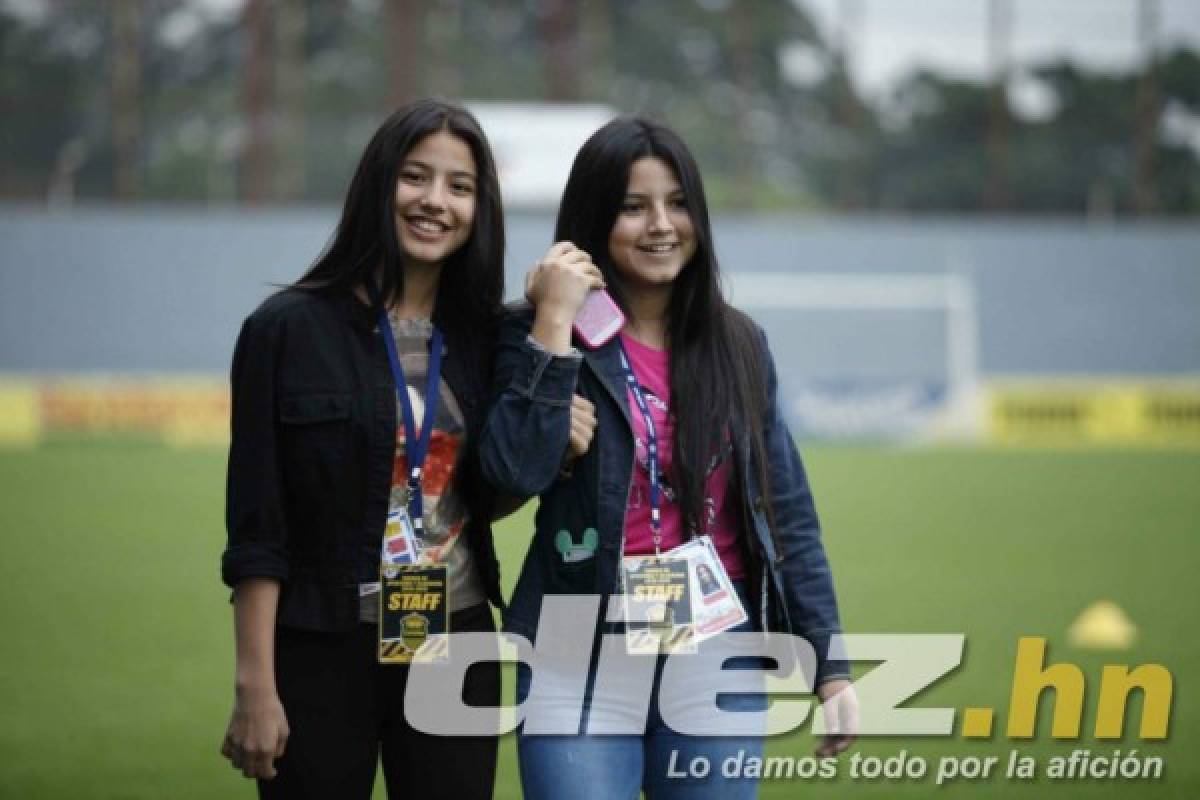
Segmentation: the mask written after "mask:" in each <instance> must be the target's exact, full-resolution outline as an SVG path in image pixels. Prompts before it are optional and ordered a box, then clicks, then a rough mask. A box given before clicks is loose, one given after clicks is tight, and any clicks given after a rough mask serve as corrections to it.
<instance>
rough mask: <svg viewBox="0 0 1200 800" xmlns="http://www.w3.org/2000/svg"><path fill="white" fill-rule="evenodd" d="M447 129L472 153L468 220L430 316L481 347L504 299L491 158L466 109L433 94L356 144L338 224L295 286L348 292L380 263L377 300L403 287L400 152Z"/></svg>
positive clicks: (453, 336) (456, 337)
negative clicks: (359, 150)
mask: <svg viewBox="0 0 1200 800" xmlns="http://www.w3.org/2000/svg"><path fill="white" fill-rule="evenodd" d="M438 131H448V132H450V133H452V134H454V135H455V136H457V137H458V138H459V139H462V140H463V142H465V143H466V144H467V146H468V147H469V148H470V150H471V155H472V156H473V157H474V159H475V169H476V171H477V173H478V175H477V176H476V196H475V219H474V221H473V224H472V225H471V235H470V236H469V237H468V238H467V241H466V243H465V244H463V246H462V247H460V248H459V249H458V250H457V251H456V252H454V253H453V254H452V255H450V256H449V257H448V258H447V259H446V262H445V263H444V264H443V265H442V276H441V279H440V280H439V281H438V290H437V298H436V300H435V304H434V310H433V321H434V322H435V323H436V324H437V325H438V327H440V328H441V329H442V330H443V331H445V333H446V337H447V339H448V340H449V341H450V344H451V346H453V345H454V343H455V342H456V341H458V342H461V343H464V344H467V345H468V346H471V347H472V350H473V351H475V352H479V351H480V349H483V350H486V349H488V348H487V347H486V345H487V343H488V341H489V338H490V336H491V328H492V327H493V326H494V325H495V322H496V319H497V317H498V312H499V308H500V303H501V302H502V301H503V298H504V212H503V210H502V207H501V204H500V182H499V180H498V179H497V177H496V165H495V159H493V158H492V150H491V148H490V147H489V146H488V142H487V138H486V137H485V136H484V134H483V129H482V128H480V126H479V122H478V121H477V120H476V119H475V117H474V116H472V115H471V113H470V112H469V111H467V110H466V109H464V108H461V107H460V106H456V105H453V104H451V103H446V102H443V101H440V100H432V99H425V100H418V101H416V102H414V103H410V104H408V105H406V106H404V107H403V108H401V109H399V110H398V111H396V112H395V113H394V114H392V115H391V116H390V117H388V118H387V119H386V120H384V122H383V124H382V125H380V126H379V130H377V131H375V135H374V136H372V137H371V141H370V142H369V143H368V144H367V149H366V150H364V151H363V154H362V158H361V159H360V160H359V162H358V168H357V169H355V171H354V178H353V179H352V180H351V181H350V189H349V191H347V192H346V203H345V205H344V206H343V208H342V217H341V219H340V220H339V221H338V225H337V230H336V231H335V232H334V235H333V239H332V241H331V242H330V243H329V246H328V247H326V249H325V251H324V252H323V253H322V254H321V256H320V257H319V258H318V259H317V261H316V263H314V264H313V265H312V267H311V268H310V269H309V270H308V272H306V273H305V274H304V276H303V277H302V278H300V280H299V281H297V282H296V283H295V284H294V286H295V287H296V288H300V289H311V290H344V291H350V290H352V289H353V288H354V287H356V286H359V285H366V284H367V283H368V282H370V281H374V280H375V271H376V269H377V268H379V267H382V276H381V284H382V285H381V286H380V289H381V291H382V297H381V298H380V300H381V302H386V301H387V300H388V299H390V298H395V297H400V296H401V295H402V294H403V292H404V267H403V261H402V254H401V251H400V242H399V240H398V239H397V237H396V223H395V211H396V181H397V180H398V178H399V174H400V167H401V165H402V164H403V163H404V159H405V157H407V155H408V153H409V152H410V151H411V150H412V149H413V147H415V146H416V144H417V143H418V142H420V141H421V140H422V139H424V138H425V137H426V136H428V135H430V134H432V133H436V132H438Z"/></svg>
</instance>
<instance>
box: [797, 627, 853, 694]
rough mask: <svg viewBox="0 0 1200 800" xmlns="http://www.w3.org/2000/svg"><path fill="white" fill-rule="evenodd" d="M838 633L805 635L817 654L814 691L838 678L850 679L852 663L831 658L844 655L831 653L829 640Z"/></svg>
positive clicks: (821, 632)
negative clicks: (831, 656)
mask: <svg viewBox="0 0 1200 800" xmlns="http://www.w3.org/2000/svg"><path fill="white" fill-rule="evenodd" d="M836 633H839V631H812V632H809V633H806V634H805V635H804V638H806V639H808V643H809V644H811V645H812V647H813V650H814V651H816V654H817V674H816V677H815V678H814V679H813V690H814V691H815V690H816V688H817V687H818V686H820V685H821V684H822V683H825V682H826V681H831V680H835V679H838V678H844V679H846V680H849V679H850V662H849V661H843V660H841V659H837V658H830V655H843V654H842V653H836V654H831V653H830V652H829V640H830V639H831V638H833V636H834V634H836Z"/></svg>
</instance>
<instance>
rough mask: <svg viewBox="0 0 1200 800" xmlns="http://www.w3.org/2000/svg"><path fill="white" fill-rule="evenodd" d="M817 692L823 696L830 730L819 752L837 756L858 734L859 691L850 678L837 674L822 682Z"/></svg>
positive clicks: (822, 741) (826, 724)
mask: <svg viewBox="0 0 1200 800" xmlns="http://www.w3.org/2000/svg"><path fill="white" fill-rule="evenodd" d="M817 696H818V697H819V698H821V713H822V714H824V715H825V730H826V734H825V736H824V737H823V738H822V739H821V744H820V746H818V747H817V750H816V754H817V755H818V756H836V755H837V754H838V753H841V752H842V751H844V750H846V749H847V748H848V747H850V745H852V744H854V740H855V739H856V738H858V694H857V693H855V691H854V685H853V684H852V683H850V681H848V680H845V679H843V678H835V679H833V680H830V681H825V682H824V683H822V684H821V685H820V686H818V687H817Z"/></svg>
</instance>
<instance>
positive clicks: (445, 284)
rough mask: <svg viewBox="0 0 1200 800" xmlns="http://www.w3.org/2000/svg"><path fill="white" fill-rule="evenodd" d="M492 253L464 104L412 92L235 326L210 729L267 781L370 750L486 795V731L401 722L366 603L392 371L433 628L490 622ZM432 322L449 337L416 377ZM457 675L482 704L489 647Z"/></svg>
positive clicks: (330, 781) (488, 693)
mask: <svg viewBox="0 0 1200 800" xmlns="http://www.w3.org/2000/svg"><path fill="white" fill-rule="evenodd" d="M503 257H504V221H503V217H502V212H501V204H500V191H499V183H498V181H497V178H496V171H495V167H494V165H493V159H492V155H491V151H490V148H489V146H488V143H487V141H486V139H485V138H484V134H483V131H482V130H481V129H480V127H479V124H478V122H477V121H476V120H475V119H474V117H472V116H471V115H470V114H469V113H468V112H467V111H465V110H464V109H462V108H460V107H457V106H454V105H450V104H447V103H443V102H439V101H434V100H423V101H418V102H415V103H412V104H410V105H408V106H406V107H404V108H402V109H400V110H399V111H397V112H396V113H395V114H393V115H392V116H391V117H389V118H388V119H387V120H386V121H385V122H384V123H383V125H381V126H380V128H379V130H378V131H376V133H375V135H374V136H373V137H372V139H371V141H370V143H369V144H368V145H367V148H366V150H365V151H364V153H363V156H362V159H361V160H360V162H359V165H358V168H357V170H356V171H355V174H354V178H353V180H352V181H351V184H350V190H349V192H348V194H347V197H346V203H345V208H344V210H343V212H342V217H341V220H340V222H339V223H338V227H337V231H336V233H335V234H334V237H333V240H332V242H331V243H330V245H329V248H328V249H327V251H326V252H325V253H324V254H323V255H322V256H321V257H320V258H319V259H318V260H317V262H316V264H315V265H314V266H313V267H312V268H311V269H310V270H309V271H308V272H307V273H306V274H305V275H304V277H303V278H302V279H301V280H300V281H299V282H298V283H297V284H296V285H295V286H292V287H290V288H288V289H285V290H283V291H281V292H278V293H276V294H275V295H273V296H272V297H270V298H268V299H267V300H266V301H265V302H264V303H263V304H262V305H261V306H260V307H259V308H258V309H257V310H256V311H255V312H254V313H253V314H251V315H250V317H249V318H248V319H247V320H246V323H245V325H244V326H243V328H242V332H241V335H240V336H239V337H238V343H237V348H236V351H235V353H234V358H233V370H232V384H233V387H232V389H233V426H232V433H233V438H232V445H231V448H230V452H229V483H228V494H227V515H226V518H227V526H228V532H229V541H228V546H227V547H226V549H225V553H224V556H223V558H222V578H223V579H224V581H225V582H226V583H227V584H228V585H229V586H230V587H232V588H233V590H234V601H233V602H234V621H235V631H236V645H237V661H236V687H235V701H234V708H233V713H232V715H231V718H230V722H229V727H228V730H227V732H226V735H225V740H224V743H223V745H222V748H221V750H222V753H223V754H224V755H225V756H226V757H227V758H229V759H230V760H231V761H232V763H233V766H234V767H235V768H237V769H240V770H241V771H242V772H243V773H244V774H245V775H246V777H249V778H257V779H258V782H259V783H258V789H259V794H260V795H261V796H263V797H287V798H294V797H344V798H364V800H365V798H368V797H370V795H371V789H372V785H373V783H374V780H375V772H376V769H377V766H378V762H379V761H380V756H381V755H382V763H383V772H384V778H385V780H386V782H387V788H388V794H389V796H392V797H398V796H400V795H404V796H408V795H409V794H411V793H412V792H414V791H415V792H417V793H418V794H420V796H422V797H428V798H456V799H457V798H461V797H490V796H491V793H492V783H493V776H494V774H495V764H496V740H495V737H442V736H432V735H428V734H425V733H422V732H420V731H417V730H415V729H413V728H412V727H411V726H410V725H408V723H407V722H406V717H405V713H404V711H405V689H406V685H407V677H408V672H409V667H408V666H407V665H403V664H380V663H379V662H378V661H377V650H378V646H379V642H378V625H377V618H378V615H379V613H380V610H379V600H378V597H379V580H380V560H381V547H382V544H383V538H384V526H385V520H386V518H387V515H388V512H389V508H394V507H396V505H397V503H401V504H403V503H404V499H403V498H405V497H407V494H406V478H407V476H408V465H407V462H406V455H407V452H408V451H407V448H406V444H407V443H408V442H411V441H412V440H411V439H408V436H407V435H404V434H405V430H406V428H407V425H406V424H400V422H399V420H401V419H403V417H404V416H405V415H403V414H401V413H400V412H399V411H398V406H399V405H401V402H400V395H399V390H398V381H399V380H403V381H404V383H405V384H406V386H405V390H406V394H407V395H408V397H409V398H413V399H411V400H410V401H409V402H410V403H411V405H412V406H413V407H414V408H413V412H414V413H413V416H414V417H415V421H416V424H419V425H421V426H422V428H424V427H426V426H431V427H430V428H429V429H430V431H431V434H432V438H431V443H430V444H429V450H428V455H427V456H426V457H425V460H424V466H425V469H424V474H423V476H422V478H421V488H420V491H421V494H422V496H423V498H424V519H425V521H426V525H425V529H424V530H425V533H426V534H428V536H423V537H422V542H423V543H425V544H428V546H429V547H428V548H427V551H436V552H437V553H439V554H440V555H436V556H434V560H436V561H440V562H442V563H445V564H446V566H447V570H448V575H447V584H448V585H449V598H448V610H449V612H450V630H452V631H459V632H464V631H480V632H489V631H493V630H494V627H493V622H492V614H491V608H490V606H489V601H491V603H493V604H496V605H499V604H500V602H501V598H500V589H499V576H498V572H497V567H496V558H495V553H494V551H493V549H492V541H491V527H490V524H491V519H492V513H493V505H494V504H493V498H494V493H493V492H492V490H491V487H490V486H488V485H487V483H486V482H484V481H483V480H482V479H480V478H479V477H478V468H477V465H478V460H477V458H475V457H474V455H473V452H472V450H473V448H474V446H475V444H476V442H477V434H478V431H479V428H480V427H481V425H482V415H483V412H484V408H485V398H486V392H487V377H486V376H487V375H488V374H489V373H490V370H491V353H492V348H493V344H494V338H495V330H496V325H497V324H498V322H499V314H500V302H501V298H502V297H503V285H504V272H503V269H504V267H503ZM384 314H386V316H387V322H386V323H385V322H384V319H383V315H384ZM435 327H436V329H437V330H438V331H440V332H441V334H443V335H444V337H445V345H444V347H442V353H443V357H442V359H441V369H440V375H441V380H440V381H439V382H438V385H437V386H436V389H435V391H436V397H430V396H429V393H428V392H429V390H428V388H427V386H426V375H425V373H426V372H427V370H428V369H433V367H432V366H430V365H431V364H432V363H434V362H435V361H436V359H434V358H433V353H432V350H431V347H432V343H433V342H436V341H437V340H438V337H437V336H436V335H435V334H434V330H435ZM388 336H391V337H392V339H393V344H394V349H395V352H396V359H397V360H398V361H399V362H400V363H401V364H402V369H403V373H404V375H403V378H400V377H399V376H394V375H393V372H392V369H391V368H390V366H389V362H390V359H389V354H388V346H387V341H386V339H385V337H388ZM435 403H436V404H435ZM426 408H432V409H434V410H435V414H431V415H430V416H431V417H432V419H430V418H429V417H425V416H424V414H423V411H422V409H426ZM406 439H407V440H408V442H406V441H405V440H406ZM464 695H465V696H466V697H467V698H468V700H469V701H470V702H473V703H477V704H482V705H495V704H497V703H498V702H499V699H500V675H499V669H498V667H497V666H496V665H495V664H493V665H490V666H482V667H480V668H479V669H477V670H475V671H473V674H472V675H471V676H470V677H469V679H468V681H467V682H466V686H465V688H464ZM421 700H422V698H416V699H415V701H416V702H420V701H421ZM464 763H468V764H470V769H466V770H464V769H463V765H464Z"/></svg>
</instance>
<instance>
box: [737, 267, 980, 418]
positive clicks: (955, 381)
mask: <svg viewBox="0 0 1200 800" xmlns="http://www.w3.org/2000/svg"><path fill="white" fill-rule="evenodd" d="M729 279H730V288H731V290H732V291H731V293H730V296H731V299H732V301H733V303H734V304H735V305H736V306H737V307H738V308H741V309H742V310H744V311H746V312H747V313H749V314H750V315H751V316H753V317H754V318H755V320H757V321H758V322H759V324H761V325H762V326H763V327H764V328H765V329H766V331H767V336H768V339H769V340H770V343H771V350H772V353H773V354H774V356H775V362H776V366H777V367H778V372H779V400H780V403H781V405H782V407H783V410H784V414H785V416H786V417H787V419H788V422H789V424H790V425H791V426H792V428H793V431H794V432H795V433H796V434H798V435H800V436H804V437H807V438H851V439H853V438H863V439H879V438H885V439H928V438H968V437H973V436H975V435H976V434H977V433H978V429H979V400H978V387H979V343H978V339H979V324H978V319H977V313H976V305H975V295H974V291H973V287H972V286H971V284H970V282H969V281H968V280H967V279H966V278H964V277H963V276H961V275H947V274H874V273H872V274H841V273H838V274H821V273H801V274H789V273H767V272H733V273H731V274H730V275H729Z"/></svg>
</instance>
